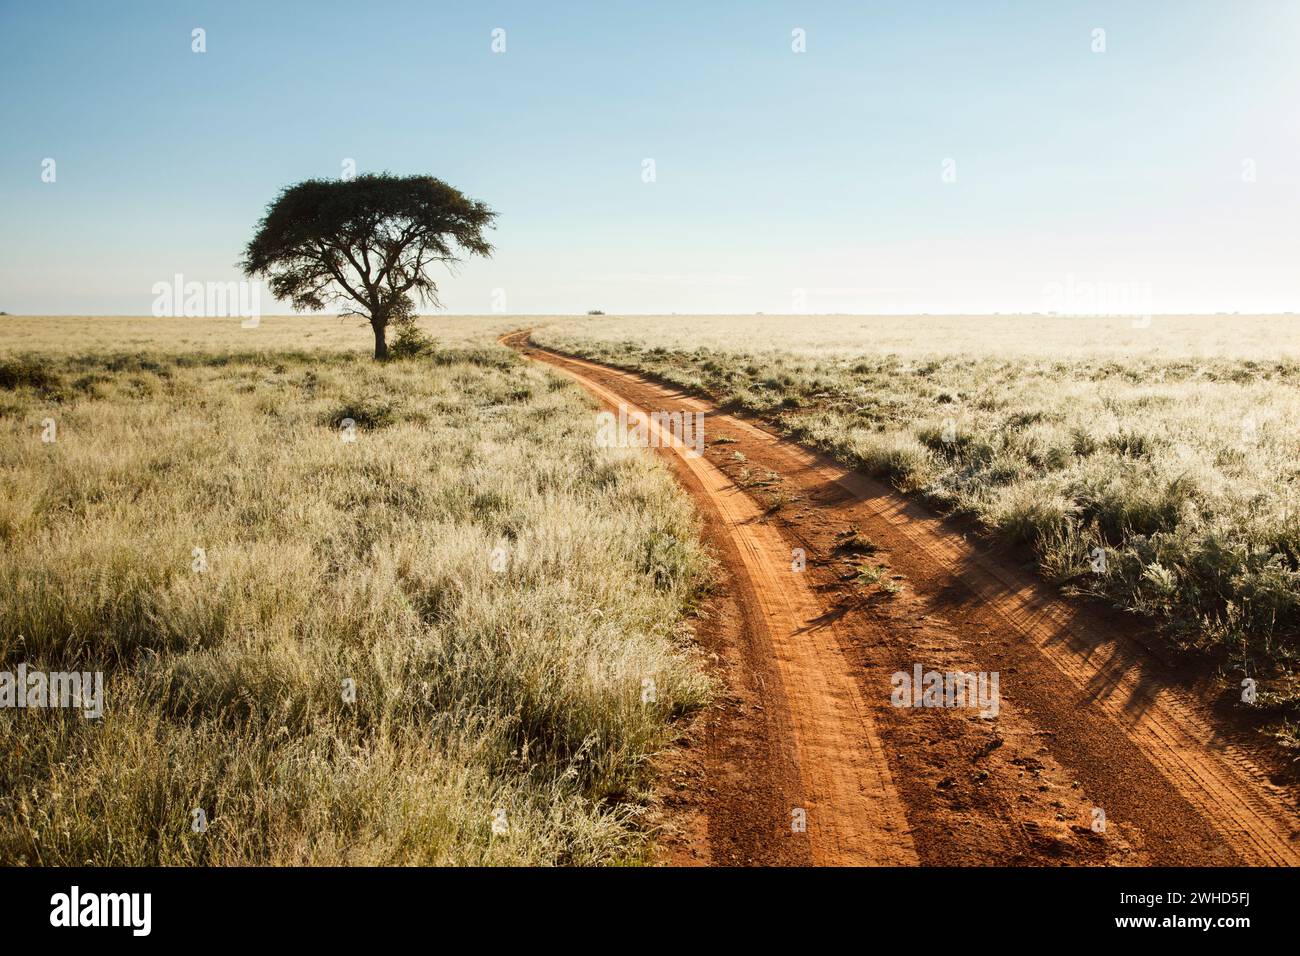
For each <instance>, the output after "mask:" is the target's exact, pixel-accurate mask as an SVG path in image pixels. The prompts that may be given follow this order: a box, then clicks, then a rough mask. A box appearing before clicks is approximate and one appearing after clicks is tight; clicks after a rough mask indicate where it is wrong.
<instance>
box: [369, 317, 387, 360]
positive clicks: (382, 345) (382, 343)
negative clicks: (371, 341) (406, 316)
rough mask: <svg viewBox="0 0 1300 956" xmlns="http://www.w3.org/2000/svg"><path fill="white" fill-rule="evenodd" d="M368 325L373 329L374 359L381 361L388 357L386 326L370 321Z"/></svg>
mask: <svg viewBox="0 0 1300 956" xmlns="http://www.w3.org/2000/svg"><path fill="white" fill-rule="evenodd" d="M370 327H371V328H372V329H374V330H375V359H376V361H380V362H382V361H383V360H384V359H386V358H388V336H387V335H386V334H385V333H386V332H387V331H388V327H387V326H386V325H383V324H381V323H379V322H371V323H370Z"/></svg>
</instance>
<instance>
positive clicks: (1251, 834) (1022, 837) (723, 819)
mask: <svg viewBox="0 0 1300 956" xmlns="http://www.w3.org/2000/svg"><path fill="white" fill-rule="evenodd" d="M503 342H504V343H505V344H507V345H510V346H512V347H514V348H517V349H520V350H521V351H522V352H523V353H524V354H525V355H527V356H528V357H530V358H532V359H535V360H538V361H543V362H546V363H547V364H549V365H551V366H552V367H554V368H556V369H557V370H559V371H561V372H563V373H565V374H567V375H569V376H571V377H573V378H574V379H576V380H577V381H578V382H579V383H580V384H581V385H582V386H583V387H584V388H586V389H587V390H588V391H590V392H591V393H592V394H593V395H595V396H596V398H597V399H599V400H600V401H601V402H602V403H603V404H605V405H607V406H609V407H611V408H617V407H618V406H619V405H625V406H627V407H628V409H629V410H633V411H635V410H638V409H639V410H641V411H643V412H672V411H691V412H704V413H705V422H706V432H705V434H706V436H707V439H708V444H707V451H706V452H705V454H704V455H703V456H702V457H696V456H694V455H693V453H692V452H691V450H690V449H687V448H683V447H681V446H680V445H677V446H676V447H661V449H660V450H661V451H662V452H663V453H664V454H665V455H666V456H667V457H668V459H669V461H670V463H671V464H672V466H673V468H674V470H675V472H676V474H677V475H678V477H679V479H680V480H681V482H682V484H683V485H684V486H685V487H686V488H687V490H688V491H689V492H690V493H691V494H692V496H693V497H694V499H695V501H696V504H697V507H698V508H699V510H700V512H701V514H702V515H703V518H704V525H705V530H706V538H707V539H708V541H709V543H710V544H711V545H712V547H713V549H714V551H715V553H716V554H717V556H718V557H719V560H720V563H721V566H722V582H721V587H720V588H719V591H718V594H717V596H716V597H715V598H714V599H713V601H712V602H711V603H710V605H709V607H708V608H707V609H706V613H705V615H704V618H703V620H702V621H701V624H700V627H699V629H698V632H699V637H700V641H701V643H702V645H703V646H704V648H705V649H706V651H708V652H710V653H711V654H712V655H713V658H714V660H716V672H717V675H718V677H719V679H720V682H721V685H722V687H723V690H722V693H721V694H720V699H719V702H718V703H717V704H716V705H715V706H713V707H711V708H709V709H708V710H706V712H705V713H703V714H702V715H701V716H700V717H698V718H697V719H696V720H695V722H694V723H693V725H692V726H691V727H690V728H689V729H688V730H687V731H686V732H685V733H684V735H683V736H682V738H681V739H680V740H679V741H678V746H677V747H676V748H674V750H673V752H672V753H670V754H669V755H668V756H667V757H666V759H665V761H664V779H665V782H666V785H665V788H664V789H665V794H666V795H665V797H664V805H663V807H662V811H661V814H660V815H661V817H662V821H663V823H664V824H665V829H666V836H665V839H664V840H663V841H662V855H663V858H664V859H665V860H666V861H667V862H672V863H700V864H712V865H727V864H742V865H744V864H750V865H752V864H791V863H795V864H797V863H811V864H816V865H846V864H878V865H905V864H913V863H921V864H976V865H978V864H1050V865H1059V864H1063V863H1072V864H1092V865H1096V864H1113V865H1156V864H1163V865H1209V864H1248V865H1295V864H1296V863H1297V862H1300V813H1298V812H1297V804H1296V793H1295V789H1294V787H1293V786H1291V785H1288V784H1284V783H1283V782H1282V781H1283V779H1284V778H1283V776H1282V775H1281V770H1282V768H1280V767H1278V766H1276V765H1275V764H1274V763H1273V757H1272V756H1271V755H1270V754H1269V753H1268V752H1267V751H1265V750H1263V749H1262V748H1260V747H1258V746H1256V743H1255V741H1254V740H1252V739H1251V738H1250V735H1249V733H1248V732H1247V731H1246V730H1245V729H1243V728H1234V727H1233V726H1230V724H1231V721H1230V720H1229V719H1225V718H1221V717H1220V716H1218V715H1215V714H1212V713H1211V712H1210V710H1209V708H1208V707H1207V706H1206V705H1205V704H1204V703H1203V701H1204V700H1207V699H1209V696H1208V693H1207V692H1206V688H1205V687H1204V686H1203V685H1202V681H1203V678H1200V677H1198V676H1197V675H1194V674H1189V673H1185V672H1183V671H1182V670H1181V669H1180V668H1178V667H1176V666H1172V665H1170V664H1167V663H1165V662H1163V661H1162V660H1161V659H1160V658H1159V657H1157V656H1156V654H1154V653H1153V652H1152V651H1150V650H1148V649H1147V647H1146V645H1145V642H1144V641H1143V640H1142V635H1141V633H1140V632H1139V631H1138V630H1137V629H1136V628H1135V625H1134V624H1133V623H1132V622H1131V621H1129V620H1127V619H1124V620H1119V619H1117V618H1115V617H1114V616H1113V615H1110V614H1108V613H1107V612H1105V611H1104V610H1101V609H1098V608H1095V607H1092V606H1085V605H1083V604H1082V603H1076V602H1070V601H1066V600H1064V599H1063V598H1061V597H1060V596H1059V594H1057V593H1056V592H1055V591H1054V590H1053V589H1052V588H1050V587H1048V586H1047V585H1045V584H1044V583H1042V582H1041V580H1039V579H1038V578H1036V577H1035V576H1034V575H1033V574H1031V573H1029V572H1027V571H1025V570H1022V569H1021V568H1020V567H1019V566H1017V565H1016V564H1015V563H1014V562H1013V561H1011V560H1009V559H1008V558H1006V557H1005V556H1000V555H999V554H997V553H995V552H994V551H993V550H992V549H991V548H990V547H988V546H987V545H985V544H984V543H983V542H981V541H980V540H979V539H978V538H977V537H976V536H974V535H973V534H970V535H968V534H966V533H963V530H962V528H961V527H959V526H957V525H955V524H954V523H953V522H950V521H945V520H944V519H942V518H939V517H937V516H935V515H934V514H933V513H931V512H929V511H928V510H926V509H925V508H923V507H922V506H920V505H918V504H916V503H914V502H911V501H909V500H907V499H906V498H905V497H903V496H901V495H900V494H899V493H898V492H896V491H894V490H893V489H891V488H889V487H887V486H885V485H883V484H881V483H879V482H876V481H874V480H872V479H869V478H867V477H865V476H864V475H862V474H859V473H857V472H854V471H851V470H849V469H846V468H845V467H843V466H842V465H839V464H837V463H835V462H834V461H832V460H830V459H829V458H826V457H825V456H822V455H819V454H816V453H814V452H811V451H809V450H807V449H805V448H803V447H801V446H800V445H798V444H796V443H794V442H791V441H789V440H786V439H782V438H780V437H778V436H776V435H774V434H772V433H771V432H769V431H767V430H766V429H764V428H763V427H761V426H759V425H758V424H756V423H755V422H753V421H751V420H747V419H745V418H743V417H740V416H736V415H732V414H724V413H722V412H720V411H719V410H718V409H717V408H716V407H715V406H713V405H711V404H710V403H708V402H706V401H704V400H701V399H698V398H694V397H691V396H688V395H685V394H683V393H681V392H679V391H677V390H674V389H672V388H670V387H666V386H664V385H661V384H657V383H654V382H651V381H648V380H646V379H645V378H642V377H640V376H637V375H635V374H632V373H629V372H625V371H621V370H617V369H612V368H609V367H606V366H602V365H599V364H596V363H592V362H587V361H584V360H580V359H576V358H572V357H568V356H563V355H559V354H557V353H554V352H550V351H546V350H543V349H539V348H536V347H533V346H531V344H530V343H529V342H528V335H527V333H526V332H521V333H515V334H513V335H510V336H507V337H505V338H504V339H503ZM658 437H659V438H661V439H665V440H661V441H659V442H657V444H659V445H661V446H669V445H671V444H672V443H671V442H670V441H668V440H666V437H667V436H665V435H662V434H659V435H658ZM795 549H802V550H803V552H804V554H805V555H806V569H804V570H794V567H795V562H794V559H795V558H796V552H795ZM877 566H879V567H882V568H883V571H882V572H881V573H880V574H879V577H880V579H881V580H880V582H877V583H875V584H871V583H870V582H864V581H863V580H862V579H860V577H859V571H860V570H861V569H862V568H863V567H869V568H876V567H877ZM873 576H875V573H874V572H873ZM890 582H892V584H890ZM882 583H883V584H885V585H886V586H885V587H882V586H881V584H882ZM890 591H894V592H895V593H890ZM916 665H921V667H922V668H923V670H925V671H931V670H934V671H939V672H944V673H950V672H965V673H977V672H984V673H988V674H991V673H995V672H996V673H997V674H998V675H999V678H1000V685H999V690H1000V693H999V698H1000V703H999V707H998V712H997V714H996V716H991V715H984V714H981V713H980V711H979V710H976V709H973V708H969V707H967V708H951V707H896V706H894V705H893V704H892V703H891V675H893V674H895V673H896V672H900V671H901V672H905V673H909V674H910V673H912V672H913V668H914V667H915V666H916Z"/></svg>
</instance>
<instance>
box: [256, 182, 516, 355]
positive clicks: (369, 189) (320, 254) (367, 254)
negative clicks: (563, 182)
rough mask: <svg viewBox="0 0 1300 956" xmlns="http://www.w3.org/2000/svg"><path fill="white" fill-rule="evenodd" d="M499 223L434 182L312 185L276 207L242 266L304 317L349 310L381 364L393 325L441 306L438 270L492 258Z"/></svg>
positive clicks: (287, 192) (288, 194)
mask: <svg viewBox="0 0 1300 956" xmlns="http://www.w3.org/2000/svg"><path fill="white" fill-rule="evenodd" d="M495 218H496V213H494V212H493V211H492V210H491V209H489V208H488V206H487V205H486V204H484V203H481V202H478V201H476V200H473V199H470V198H468V197H467V196H465V194H464V193H462V192H461V191H460V190H459V189H455V188H453V187H451V186H448V185H447V184H446V183H444V182H443V181H442V180H440V179H435V178H434V177H432V176H392V175H389V174H388V173H384V174H382V175H370V174H367V175H362V176H358V177H356V178H355V179H351V180H326V179H309V180H307V181H306V182H302V183H298V184H297V185H296V186H289V187H286V188H285V189H284V190H282V191H281V192H280V195H279V196H277V197H276V198H275V200H274V201H273V202H272V203H271V204H270V205H269V206H267V208H266V215H265V216H264V217H262V220H261V221H260V222H259V223H258V224H257V233H256V234H255V235H254V236H253V238H252V240H251V241H250V242H249V243H248V246H247V247H246V248H245V250H244V259H243V261H242V262H241V263H240V265H241V266H242V267H243V270H244V273H245V274H246V275H248V276H250V277H252V276H262V277H264V278H266V279H267V281H268V283H269V285H270V288H271V292H272V294H274V295H275V297H276V298H277V299H289V300H290V301H291V302H292V303H293V306H294V308H295V309H302V310H310V311H320V310H322V309H324V308H325V307H326V305H328V304H330V303H334V302H340V301H342V302H348V303H349V304H348V308H347V310H346V313H347V314H353V315H360V316H363V317H364V318H366V319H368V320H369V322H370V327H371V328H372V329H373V330H374V333H375V358H377V359H384V358H387V357H388V338H387V329H388V326H389V325H392V324H394V323H396V322H400V321H403V320H406V319H409V318H411V317H413V316H414V313H415V302H416V301H419V302H421V303H426V304H429V305H432V306H434V307H435V308H436V307H439V306H440V305H441V303H440V302H439V301H438V286H437V283H435V282H434V281H433V278H432V277H431V276H430V275H429V271H428V270H429V268H430V267H431V266H432V265H433V264H434V263H435V262H441V263H442V264H443V265H445V266H447V267H448V269H451V268H452V267H454V266H455V265H456V264H457V263H458V262H460V261H461V259H462V257H463V256H464V255H478V256H485V257H486V256H490V255H491V254H492V246H490V245H489V244H488V242H487V240H486V239H484V238H483V230H484V229H486V228H488V227H490V226H491V224H492V221H493V220H494V219H495Z"/></svg>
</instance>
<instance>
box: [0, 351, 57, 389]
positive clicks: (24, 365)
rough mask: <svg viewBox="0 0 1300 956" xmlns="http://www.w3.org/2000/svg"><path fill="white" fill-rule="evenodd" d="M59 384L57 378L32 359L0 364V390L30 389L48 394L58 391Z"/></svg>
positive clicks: (43, 365) (18, 359)
mask: <svg viewBox="0 0 1300 956" xmlns="http://www.w3.org/2000/svg"><path fill="white" fill-rule="evenodd" d="M60 384H61V382H60V380H59V377H58V376H57V375H56V374H54V373H53V372H51V371H50V369H49V368H48V367H47V366H46V365H45V364H43V363H41V362H39V361H37V360H36V359H34V358H31V357H24V358H17V359H8V360H6V361H3V362H0V388H3V389H5V390H6V391H10V392H12V391H13V390H14V389H17V388H30V389H33V390H35V391H38V392H44V393H46V394H49V393H51V392H55V391H58V389H59V386H60Z"/></svg>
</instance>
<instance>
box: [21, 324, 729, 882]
mask: <svg viewBox="0 0 1300 956" xmlns="http://www.w3.org/2000/svg"><path fill="white" fill-rule="evenodd" d="M91 321H99V320H91ZM144 321H148V320H144ZM192 321H200V320H192ZM61 331H62V330H61ZM154 331H155V334H156V335H157V336H158V337H159V338H161V339H162V340H163V344H162V345H161V346H160V345H159V343H158V341H157V340H155V347H154V348H153V349H152V350H148V351H144V352H113V351H111V350H108V349H106V348H105V347H104V343H99V348H98V349H97V350H93V351H82V352H77V351H75V350H70V349H68V348H67V347H66V345H64V346H61V347H59V348H50V349H48V350H47V351H45V352H33V351H30V350H23V351H16V350H10V351H9V353H8V354H7V355H5V356H3V364H4V368H5V369H6V370H7V371H6V372H5V375H6V376H8V377H3V376H0V435H2V436H3V437H2V438H0V668H3V669H8V670H13V669H14V668H15V667H16V665H17V664H18V663H19V662H25V663H26V664H27V665H28V667H29V668H33V669H46V670H72V669H79V670H102V671H104V672H105V678H104V680H105V714H104V716H103V718H102V719H101V720H88V719H84V718H82V717H81V716H80V715H79V714H76V713H67V712H55V711H45V712H41V711H16V710H8V711H0V734H2V735H3V739H4V741H5V746H4V747H3V748H0V862H4V863H8V864H46V865H49V864H100V865H136V864H145V865H148V864H237V863H238V864H244V863H253V864H297V863H305V864H327V863H358V864H359V863H375V864H443V863H448V864H483V863H487V864H497V863H501V864H506V863H510V864H518V863H539V864H558V863H581V864H590V863H611V862H628V861H636V860H637V859H639V858H640V856H641V854H642V853H643V850H644V841H645V834H644V832H643V831H642V828H641V826H640V824H639V820H638V813H639V807H640V806H641V805H642V802H643V799H644V796H645V793H646V788H647V787H648V786H649V784H650V777H649V773H648V766H647V760H648V757H649V756H650V755H651V754H652V753H653V752H654V750H655V749H656V748H657V747H658V746H660V745H661V743H662V741H663V739H664V735H665V732H666V726H667V724H668V722H669V721H670V720H671V719H672V718H673V717H674V716H675V715H677V714H680V713H682V712H683V711H685V710H687V709H689V708H692V707H694V706H697V705H698V704H700V703H701V702H702V701H703V700H704V698H705V696H706V694H707V691H708V688H707V683H706V681H705V679H704V678H703V676H702V672H701V669H700V668H699V666H698V664H697V662H696V660H695V659H694V657H693V652H692V650H691V648H690V643H689V641H688V639H687V638H688V636H687V635H686V634H685V633H684V632H683V629H682V627H683V625H682V623H681V622H682V617H683V612H684V610H685V609H687V608H688V607H689V606H690V604H691V602H692V601H693V600H694V597H695V595H696V594H697V592H698V589H699V587H700V586H701V584H702V582H703V581H704V579H705V577H706V574H707V570H708V568H707V558H706V556H705V554H704V553H703V552H702V551H701V549H700V547H699V545H698V544H697V543H696V541H697V539H696V536H695V526H694V518H693V516H692V512H691V510H690V507H689V504H688V503H687V502H686V501H685V500H684V498H683V496H682V495H681V493H680V492H679V491H678V490H677V489H676V488H675V486H674V485H673V483H672V481H671V479H670V478H669V477H668V475H667V474H666V473H665V472H664V471H663V470H662V469H661V468H659V467H657V466H655V465H654V464H653V463H652V462H650V461H648V460H647V459H646V458H644V457H643V456H641V455H639V454H637V453H635V452H627V451H620V450H618V449H598V448H596V447H595V444H594V441H593V435H594V431H593V428H594V426H593V423H592V417H591V412H590V408H589V407H588V406H587V405H586V403H585V402H584V400H583V399H582V398H581V396H580V394H579V393H578V392H577V390H576V389H575V388H574V387H572V386H569V385H566V384H564V383H562V382H560V381H558V380H557V379H555V378H553V377H550V376H548V375H547V374H546V373H544V372H543V371H540V370H538V369H537V368H535V367H532V366H529V365H526V364H525V363H523V362H521V361H519V360H517V359H515V358H514V357H513V355H511V354H510V353H508V352H506V351H505V350H502V349H500V348H498V347H495V346H492V345H488V344H484V343H482V342H481V341H474V342H470V341H467V340H465V339H464V337H463V336H462V338H461V340H460V341H459V342H458V343H456V344H455V345H454V346H453V347H451V348H444V349H443V350H442V351H441V352H440V353H439V355H438V356H437V357H436V358H435V359H432V360H426V359H419V360H411V361H404V362H392V363H388V364H385V365H376V364H375V363H373V362H371V361H370V360H369V359H367V358H365V357H364V356H363V355H362V354H361V353H360V349H361V348H364V341H363V340H362V341H360V344H359V345H358V352H356V353H348V352H343V351H339V350H333V351H326V350H316V351H304V350H293V349H290V348H287V347H284V346H282V345H276V346H268V345H266V344H259V345H258V346H257V347H252V346H250V347H247V348H244V347H243V343H244V341H246V340H244V339H240V340H238V341H236V340H234V339H232V340H230V341H228V342H227V348H226V350H224V351H221V350H218V349H215V348H212V347H210V346H209V347H207V348H205V349H204V350H202V351H194V350H192V349H190V348H188V344H189V343H187V342H185V341H184V340H179V339H172V340H171V341H170V346H171V348H170V349H169V348H167V347H166V345H167V344H168V343H167V341H166V336H165V335H162V334H161V333H159V332H158V330H157V329H155V330H154ZM88 334H93V333H89V332H88ZM251 341H253V342H256V341H257V340H255V339H254V340H251ZM32 344H33V343H32V342H31V341H27V342H25V345H27V346H30V345H32ZM286 344H287V343H286ZM232 349H235V350H234V351H232ZM31 369H37V370H39V374H36V373H30V371H24V370H31ZM47 418H52V419H53V420H54V421H55V423H56V425H57V440H56V441H55V442H53V443H45V442H42V441H41V437H40V436H41V431H42V426H41V422H42V421H43V420H44V419H47ZM344 418H350V419H352V420H353V422H354V423H355V436H356V440H355V441H353V442H348V441H343V440H341V437H340V436H341V435H342V434H343V432H342V431H341V428H340V423H341V420H342V419H344ZM196 548H202V549H203V550H204V553H205V556H206V562H207V570H205V571H196V570H194V568H195V566H196V558H195V550H194V549H196ZM345 681H352V682H353V683H354V686H355V700H354V701H351V702H349V701H348V700H345V693H344V682H345ZM647 688H648V689H649V690H650V692H647ZM195 810H202V811H203V814H204V816H205V817H206V820H207V828H206V831H205V832H202V833H197V832H195V831H194V828H193V824H194V821H195V819H196V817H195V815H194V811H195ZM494 823H495V824H496V826H495V827H494ZM503 824H504V826H503Z"/></svg>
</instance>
